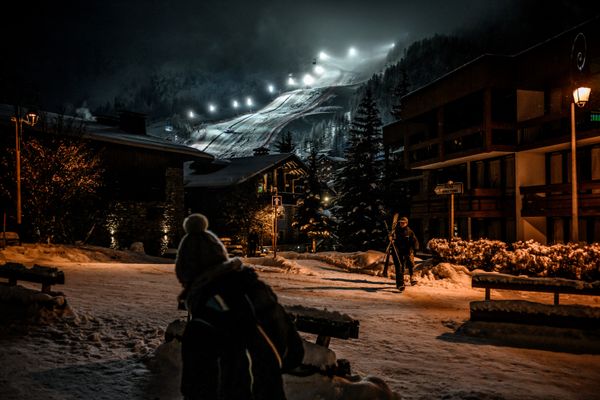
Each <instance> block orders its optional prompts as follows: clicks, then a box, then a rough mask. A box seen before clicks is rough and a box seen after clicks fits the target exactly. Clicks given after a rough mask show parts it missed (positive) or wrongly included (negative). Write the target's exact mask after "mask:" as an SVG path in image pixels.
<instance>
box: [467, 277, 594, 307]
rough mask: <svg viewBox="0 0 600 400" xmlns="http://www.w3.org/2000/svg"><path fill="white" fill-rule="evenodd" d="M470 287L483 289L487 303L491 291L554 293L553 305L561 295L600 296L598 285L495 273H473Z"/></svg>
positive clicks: (556, 303)
mask: <svg viewBox="0 0 600 400" xmlns="http://www.w3.org/2000/svg"><path fill="white" fill-rule="evenodd" d="M471 286H472V287H474V288H484V289H485V300H487V301H489V300H490V297H491V293H490V290H491V289H497V290H518V291H526V292H546V293H554V304H555V305H558V304H559V297H560V294H561V293H563V294H581V295H588V296H600V283H595V284H594V283H588V282H583V281H576V280H572V279H563V278H529V277H526V276H514V275H508V274H498V273H495V272H479V273H474V274H473V276H472V279H471Z"/></svg>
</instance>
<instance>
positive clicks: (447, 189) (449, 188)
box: [433, 182, 463, 195]
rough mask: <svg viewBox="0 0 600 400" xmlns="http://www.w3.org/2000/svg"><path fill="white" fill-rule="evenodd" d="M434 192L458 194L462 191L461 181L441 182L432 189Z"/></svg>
mask: <svg viewBox="0 0 600 400" xmlns="http://www.w3.org/2000/svg"><path fill="white" fill-rule="evenodd" d="M433 191H434V192H435V194H440V195H441V194H460V193H462V192H463V184H462V182H452V183H442V184H441V185H437V186H436V187H435V189H433Z"/></svg>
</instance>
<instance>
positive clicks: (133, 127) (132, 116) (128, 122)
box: [119, 111, 146, 135]
mask: <svg viewBox="0 0 600 400" xmlns="http://www.w3.org/2000/svg"><path fill="white" fill-rule="evenodd" d="M119 128H121V130H123V131H125V132H127V133H132V134H134V135H145V134H146V114H141V113H137V112H133V111H119Z"/></svg>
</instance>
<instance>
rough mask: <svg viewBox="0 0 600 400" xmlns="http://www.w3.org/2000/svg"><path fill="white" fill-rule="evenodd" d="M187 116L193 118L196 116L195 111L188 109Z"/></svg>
mask: <svg viewBox="0 0 600 400" xmlns="http://www.w3.org/2000/svg"><path fill="white" fill-rule="evenodd" d="M188 117H190V118H195V117H196V113H194V111H192V110H190V111H189V112H188Z"/></svg>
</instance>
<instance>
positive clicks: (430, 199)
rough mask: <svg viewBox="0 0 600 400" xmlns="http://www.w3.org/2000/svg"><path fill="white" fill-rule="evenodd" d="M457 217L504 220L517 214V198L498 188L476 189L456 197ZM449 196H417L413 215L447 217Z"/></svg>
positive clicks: (414, 199)
mask: <svg viewBox="0 0 600 400" xmlns="http://www.w3.org/2000/svg"><path fill="white" fill-rule="evenodd" d="M454 204H455V210H454V212H455V216H456V217H471V218H503V217H513V216H514V214H515V196H514V194H512V193H508V194H507V193H503V192H502V190H501V189H497V188H475V189H471V190H468V191H467V192H465V193H464V194H461V195H455V197H454ZM448 207H449V199H448V196H437V195H434V194H431V195H430V196H424V195H420V196H415V197H413V199H412V207H411V215H413V216H417V215H418V216H424V215H430V216H431V215H436V216H444V217H445V216H446V215H447V214H448Z"/></svg>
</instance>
